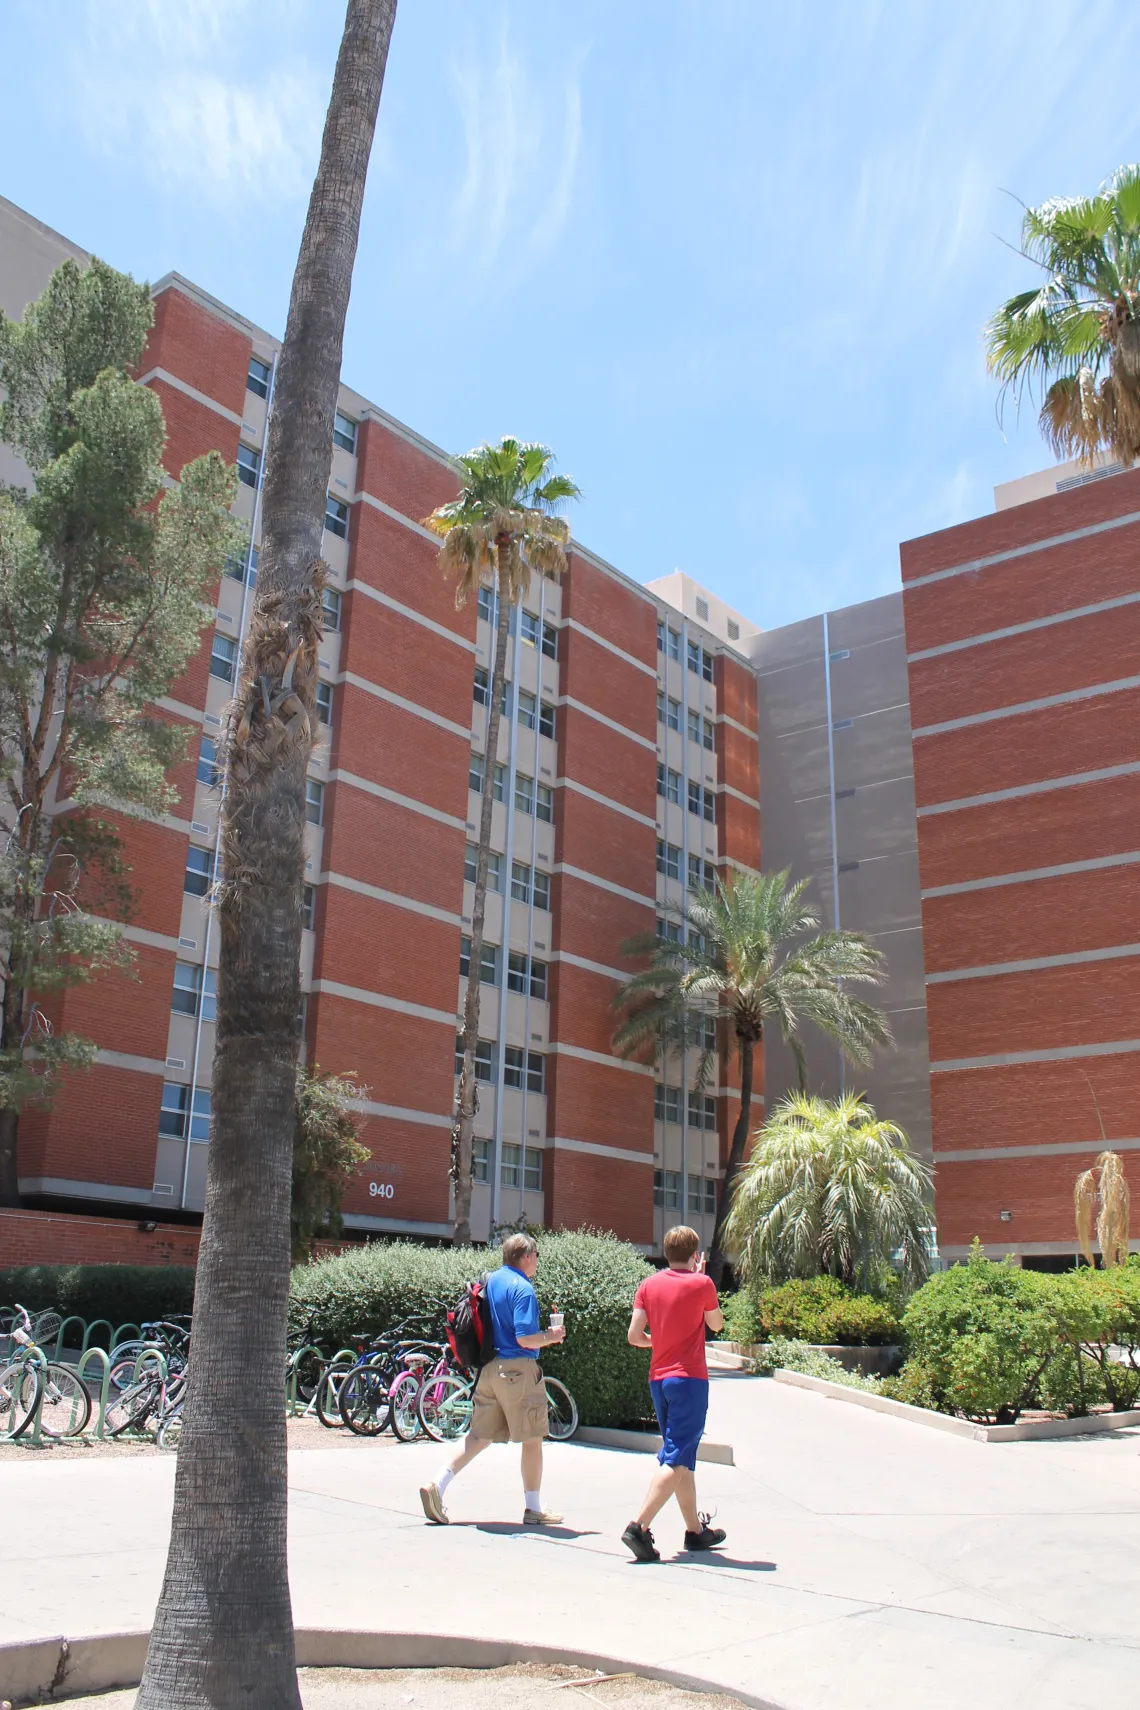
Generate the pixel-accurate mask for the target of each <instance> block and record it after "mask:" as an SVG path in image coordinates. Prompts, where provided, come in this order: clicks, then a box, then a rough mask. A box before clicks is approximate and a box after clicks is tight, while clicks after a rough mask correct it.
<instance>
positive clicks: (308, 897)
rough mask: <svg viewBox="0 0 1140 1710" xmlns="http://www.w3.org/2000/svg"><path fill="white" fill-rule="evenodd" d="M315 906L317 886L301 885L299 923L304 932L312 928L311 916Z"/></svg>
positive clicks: (313, 914)
mask: <svg viewBox="0 0 1140 1710" xmlns="http://www.w3.org/2000/svg"><path fill="white" fill-rule="evenodd" d="M316 907H317V887H316V886H315V885H302V886H301V925H302V926H303V927H304V928H305V931H306V932H311V931H312V930H313V918H314V916H315V913H316Z"/></svg>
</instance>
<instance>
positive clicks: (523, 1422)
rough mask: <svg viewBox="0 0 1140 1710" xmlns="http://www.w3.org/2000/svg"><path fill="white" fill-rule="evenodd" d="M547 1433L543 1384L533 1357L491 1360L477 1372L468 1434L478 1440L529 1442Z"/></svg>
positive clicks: (484, 1441)
mask: <svg viewBox="0 0 1140 1710" xmlns="http://www.w3.org/2000/svg"><path fill="white" fill-rule="evenodd" d="M546 1433H547V1414H546V1386H545V1384H544V1382H543V1377H542V1370H541V1368H540V1366H539V1363H538V1361H537V1360H499V1359H494V1360H492V1361H491V1362H490V1364H489V1365H486V1366H484V1367H483V1370H482V1371H481V1372H480V1373H479V1382H478V1383H477V1384H476V1385H475V1402H474V1406H473V1408H472V1413H471V1435H472V1436H473V1437H475V1438H477V1439H478V1440H479V1442H481V1443H532V1442H534V1441H535V1440H536V1439H538V1440H541V1439H542V1438H543V1437H545V1436H546Z"/></svg>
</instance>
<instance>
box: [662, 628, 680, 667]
mask: <svg viewBox="0 0 1140 1710" xmlns="http://www.w3.org/2000/svg"><path fill="white" fill-rule="evenodd" d="M665 641H666V647H665V651H666V653H667V654H668V655H669V658H670V659H676V660H680V657H681V632H680V630H679V629H671V630H669V632H668V634H667V635H666V637H665Z"/></svg>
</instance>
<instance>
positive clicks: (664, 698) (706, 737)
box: [657, 689, 716, 752]
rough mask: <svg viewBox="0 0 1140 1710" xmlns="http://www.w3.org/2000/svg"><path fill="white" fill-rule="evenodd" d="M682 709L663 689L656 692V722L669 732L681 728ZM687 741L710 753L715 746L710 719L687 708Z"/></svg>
mask: <svg viewBox="0 0 1140 1710" xmlns="http://www.w3.org/2000/svg"><path fill="white" fill-rule="evenodd" d="M681 712H682V707H681V703H680V701H675V700H674V699H673V696H672V695H667V694H666V693H665V691H664V689H658V691H657V722H658V724H663V725H665V726H666V728H667V729H669V730H677V731H679V730H680V728H681ZM688 730H689V741H690V742H696V743H698V744H699V745H700V746H701V747H702V748H707V749H709V751H710V752H711V751H712V749H713V747H714V746H715V740H716V727H715V725H714V724H713V721H712V719H711V718H705V717H704V716H703V715H702V714H701V713H699V712H698V711H697V709H696V708H695V707H690V708H689V716H688Z"/></svg>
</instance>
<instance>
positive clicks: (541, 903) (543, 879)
mask: <svg viewBox="0 0 1140 1710" xmlns="http://www.w3.org/2000/svg"><path fill="white" fill-rule="evenodd" d="M534 906H535V908H541V909H546V910H547V911H549V909H550V874H549V873H544V872H542V870H541V869H540V868H538V867H536V868H535V870H534Z"/></svg>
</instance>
